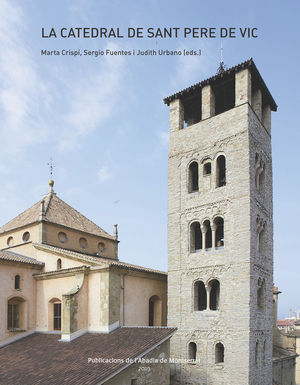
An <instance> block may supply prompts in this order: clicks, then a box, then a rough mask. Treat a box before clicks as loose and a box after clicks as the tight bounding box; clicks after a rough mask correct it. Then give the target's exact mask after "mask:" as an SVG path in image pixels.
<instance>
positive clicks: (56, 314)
mask: <svg viewBox="0 0 300 385" xmlns="http://www.w3.org/2000/svg"><path fill="white" fill-rule="evenodd" d="M53 329H54V330H61V302H54V303H53Z"/></svg>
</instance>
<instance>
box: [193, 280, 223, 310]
mask: <svg viewBox="0 0 300 385" xmlns="http://www.w3.org/2000/svg"><path fill="white" fill-rule="evenodd" d="M208 305H209V310H213V311H215V310H219V307H220V282H219V281H218V280H217V279H212V280H211V281H209V283H208V285H207V286H205V284H204V283H203V282H202V281H196V282H195V283H194V310H196V311H203V310H207V307H208Z"/></svg>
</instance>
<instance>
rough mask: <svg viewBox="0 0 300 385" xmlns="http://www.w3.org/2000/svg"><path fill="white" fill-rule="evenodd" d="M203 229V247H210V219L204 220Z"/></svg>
mask: <svg viewBox="0 0 300 385" xmlns="http://www.w3.org/2000/svg"><path fill="white" fill-rule="evenodd" d="M203 226H204V231H205V249H206V250H207V249H211V247H212V232H211V227H210V221H209V220H206V221H205V222H204V223H203Z"/></svg>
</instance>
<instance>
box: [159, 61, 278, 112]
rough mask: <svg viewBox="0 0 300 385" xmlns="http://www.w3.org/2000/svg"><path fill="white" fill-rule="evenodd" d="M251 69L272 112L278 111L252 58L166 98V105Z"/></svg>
mask: <svg viewBox="0 0 300 385" xmlns="http://www.w3.org/2000/svg"><path fill="white" fill-rule="evenodd" d="M244 68H249V69H250V70H251V74H252V77H253V79H254V81H255V82H256V83H257V84H258V85H259V86H260V87H261V89H262V92H263V94H264V96H265V97H266V99H267V101H268V102H269V103H270V106H271V109H272V111H277V105H276V103H275V100H274V99H273V97H272V95H271V93H270V91H269V90H268V88H267V86H266V84H265V82H264V80H263V78H262V77H261V75H260V73H259V72H258V69H257V68H256V65H255V63H254V61H253V59H252V58H250V59H248V60H246V61H244V62H243V63H240V64H238V65H236V66H234V67H231V68H228V69H227V70H224V71H222V72H220V73H218V74H216V75H215V76H212V77H210V78H208V79H205V80H202V81H201V82H199V83H196V84H194V85H192V86H190V87H188V88H185V89H184V90H182V91H179V92H176V93H175V94H173V95H171V96H168V97H166V98H164V103H165V104H167V105H169V104H170V103H171V102H172V101H173V100H175V99H181V98H183V97H185V96H190V95H193V94H194V93H196V92H199V90H200V89H201V88H202V87H204V86H206V85H208V84H214V83H216V82H217V81H219V80H220V79H222V78H226V77H228V76H229V75H231V74H233V73H235V72H238V71H240V70H241V69H244Z"/></svg>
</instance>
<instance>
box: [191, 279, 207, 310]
mask: <svg viewBox="0 0 300 385" xmlns="http://www.w3.org/2000/svg"><path fill="white" fill-rule="evenodd" d="M193 288H194V310H195V311H202V310H206V309H207V292H206V287H205V285H204V282H203V281H201V280H197V281H195V282H194V283H193Z"/></svg>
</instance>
